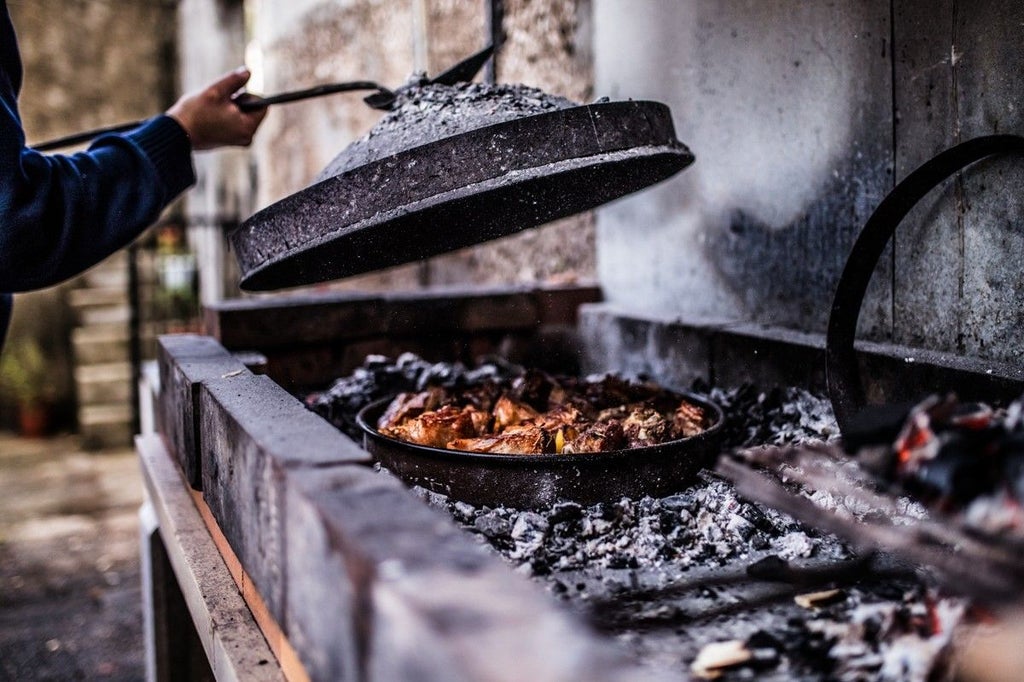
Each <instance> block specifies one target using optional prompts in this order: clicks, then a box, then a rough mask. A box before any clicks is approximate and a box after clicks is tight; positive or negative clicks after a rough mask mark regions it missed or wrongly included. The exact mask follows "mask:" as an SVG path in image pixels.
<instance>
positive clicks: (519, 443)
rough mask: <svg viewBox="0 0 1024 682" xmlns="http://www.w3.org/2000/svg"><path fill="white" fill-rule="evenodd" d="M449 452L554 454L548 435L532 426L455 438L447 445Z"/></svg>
mask: <svg viewBox="0 0 1024 682" xmlns="http://www.w3.org/2000/svg"><path fill="white" fill-rule="evenodd" d="M447 447H448V449H449V450H463V451H466V452H490V453H493V454H504V455H540V454H544V453H550V452H554V440H553V438H552V436H551V434H550V433H548V432H547V431H545V430H544V429H542V428H540V427H537V426H533V425H529V424H527V425H522V426H510V427H509V428H507V429H506V430H505V431H503V432H502V433H499V434H498V435H496V436H485V437H483V438H457V439H455V440H453V441H451V442H450V443H448V445H447Z"/></svg>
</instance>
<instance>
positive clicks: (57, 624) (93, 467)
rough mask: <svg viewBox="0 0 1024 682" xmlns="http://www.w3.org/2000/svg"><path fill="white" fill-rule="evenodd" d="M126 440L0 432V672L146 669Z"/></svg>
mask: <svg viewBox="0 0 1024 682" xmlns="http://www.w3.org/2000/svg"><path fill="white" fill-rule="evenodd" d="M141 500H142V483H141V478H140V474H139V468H138V463H137V460H136V457H135V454H134V452H133V451H132V450H130V449H120V450H107V451H103V452H100V453H86V452H84V451H82V450H80V449H79V447H78V439H76V438H74V437H71V436H60V437H55V438H50V439H45V440H23V439H17V438H14V437H13V436H11V435H9V434H3V433H0V680H79V679H81V680H139V679H142V678H143V676H144V665H143V660H144V654H143V636H142V606H141V604H142V602H141V593H140V587H139V558H138V532H139V531H138V508H139V504H140V503H141Z"/></svg>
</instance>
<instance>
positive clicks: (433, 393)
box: [377, 388, 445, 431]
mask: <svg viewBox="0 0 1024 682" xmlns="http://www.w3.org/2000/svg"><path fill="white" fill-rule="evenodd" d="M444 398H445V391H444V389H443V388H431V389H428V390H426V391H420V392H419V393H399V394H398V395H397V396H395V399H394V400H392V401H391V403H390V404H389V405H388V409H386V410H384V414H382V415H381V416H380V419H378V420H377V428H378V429H379V430H381V431H383V430H384V429H386V428H390V427H393V426H398V425H400V424H402V423H404V422H405V421H407V420H409V419H414V418H416V417H418V416H420V415H421V414H423V413H424V412H427V411H429V410H436V409H437V408H438V407H440V406H441V404H442V402H443V401H444Z"/></svg>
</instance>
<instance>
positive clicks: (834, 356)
mask: <svg viewBox="0 0 1024 682" xmlns="http://www.w3.org/2000/svg"><path fill="white" fill-rule="evenodd" d="M1006 153H1024V137H1020V136H1017V135H987V136H984V137H978V138H975V139H973V140H968V141H967V142H963V143H961V144H958V145H956V146H955V147H951V148H950V149H947V150H946V151H944V152H942V153H940V154H938V155H937V156H935V157H933V158H932V159H931V160H929V161H926V162H925V163H924V164H923V165H921V167H919V168H918V169H917V170H915V171H914V172H912V173H911V174H910V175H908V176H907V177H906V178H904V180H903V181H902V182H900V183H899V184H897V185H896V187H894V188H893V190H892V191H891V192H890V193H889V194H888V195H887V196H886V197H885V198H884V199H883V200H882V202H881V203H880V204H879V205H878V208H876V209H875V212H874V213H872V214H871V217H870V218H868V221H867V222H866V223H865V224H864V229H863V230H861V233H860V235H859V236H858V237H857V241H856V242H854V245H853V248H852V249H851V250H850V256H849V258H847V260H846V266H845V267H844V268H843V274H842V275H841V276H840V278H839V284H838V285H836V293H835V298H834V299H833V300H832V312H831V314H830V316H829V319H828V335H827V338H826V348H825V377H826V381H827V384H828V393H829V399H830V400H831V401H832V409H833V410H834V411H835V415H836V421H837V422H838V423H839V427H840V430H842V431H846V430H847V427H848V425H849V423H850V419H851V417H853V415H855V414H856V413H857V412H858V411H860V410H862V409H863V408H864V407H865V404H866V399H865V395H864V386H863V384H862V383H861V377H860V368H859V367H858V366H857V356H856V354H855V353H854V350H853V342H854V337H855V336H856V333H857V321H858V320H859V319H860V310H861V305H862V303H863V301H864V294H865V293H866V292H867V288H868V283H869V282H870V281H871V275H872V273H874V271H875V266H876V265H877V263H878V259H879V258H880V257H881V256H882V252H883V251H884V250H885V245H886V244H888V243H889V239H890V238H891V237H892V235H893V234H894V233H895V232H896V227H897V226H898V225H899V224H900V223H901V222H902V221H903V219H904V218H905V217H906V216H907V214H908V213H910V210H911V209H912V208H913V207H914V205H915V204H917V202H919V201H920V200H921V199H923V198H924V197H925V195H927V194H928V193H929V192H930V191H931V190H932V189H934V188H935V187H936V186H938V185H939V184H941V183H942V181H943V180H945V179H946V178H948V177H949V176H951V175H953V174H954V173H956V172H957V171H959V170H961V169H963V168H965V167H967V166H969V165H970V164H972V163H974V162H976V161H980V160H981V159H983V158H985V157H986V156H991V155H994V154H1006Z"/></svg>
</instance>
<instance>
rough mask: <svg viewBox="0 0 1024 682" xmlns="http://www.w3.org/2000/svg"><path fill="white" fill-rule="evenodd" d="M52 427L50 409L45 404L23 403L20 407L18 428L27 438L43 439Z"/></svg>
mask: <svg viewBox="0 0 1024 682" xmlns="http://www.w3.org/2000/svg"><path fill="white" fill-rule="evenodd" d="M49 427H50V409H49V407H48V406H47V405H45V404H43V403H35V402H33V403H22V404H20V405H19V406H18V428H19V431H20V433H21V435H22V436H24V437H26V438H42V437H43V436H45V435H46V434H47V431H48V430H49Z"/></svg>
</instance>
